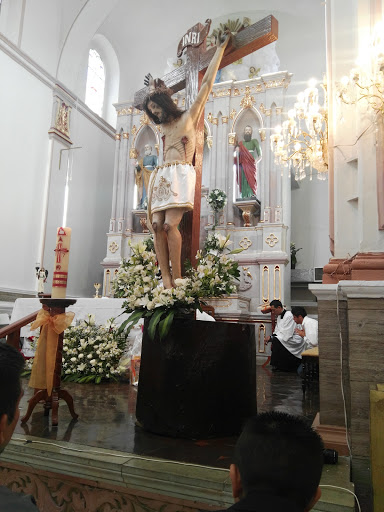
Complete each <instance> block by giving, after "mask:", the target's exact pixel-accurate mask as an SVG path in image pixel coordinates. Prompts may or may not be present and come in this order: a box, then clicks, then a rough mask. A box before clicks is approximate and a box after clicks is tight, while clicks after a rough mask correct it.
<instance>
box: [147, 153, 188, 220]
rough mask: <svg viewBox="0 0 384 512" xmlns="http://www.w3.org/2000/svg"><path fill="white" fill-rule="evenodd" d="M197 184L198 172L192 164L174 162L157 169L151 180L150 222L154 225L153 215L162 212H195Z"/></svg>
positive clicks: (149, 195) (149, 197) (149, 196)
mask: <svg viewBox="0 0 384 512" xmlns="http://www.w3.org/2000/svg"><path fill="white" fill-rule="evenodd" d="M195 183H196V172H195V169H194V168H193V165H192V164H187V163H179V162H174V163H169V164H164V165H160V166H159V167H156V169H155V170H154V171H153V172H152V174H151V177H150V180H149V194H148V219H149V222H150V223H151V224H152V215H153V214H154V213H155V212H160V211H162V210H169V209H170V208H184V209H185V210H193V203H194V199H195Z"/></svg>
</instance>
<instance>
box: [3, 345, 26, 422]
mask: <svg viewBox="0 0 384 512" xmlns="http://www.w3.org/2000/svg"><path fill="white" fill-rule="evenodd" d="M23 368H24V358H23V356H22V355H21V354H20V352H18V351H17V350H16V349H15V348H13V347H11V346H10V345H7V344H5V343H2V342H0V418H1V416H2V415H3V414H6V415H7V416H8V423H12V421H13V418H14V415H15V412H16V404H17V401H18V399H19V397H20V393H21V382H20V374H21V372H22V371H23Z"/></svg>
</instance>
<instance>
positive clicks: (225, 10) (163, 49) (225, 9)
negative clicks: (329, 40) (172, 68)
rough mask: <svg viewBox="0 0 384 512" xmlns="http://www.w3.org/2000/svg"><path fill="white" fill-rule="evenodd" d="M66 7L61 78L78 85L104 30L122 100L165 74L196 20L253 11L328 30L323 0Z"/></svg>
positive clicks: (117, 1)
mask: <svg viewBox="0 0 384 512" xmlns="http://www.w3.org/2000/svg"><path fill="white" fill-rule="evenodd" d="M67 1H68V0H67ZM75 5H76V8H75ZM62 9H63V11H64V14H63V17H62V20H63V21H64V20H65V25H66V30H67V34H66V35H64V34H63V40H62V47H61V49H60V54H59V59H58V66H57V76H58V78H59V79H60V80H62V81H63V82H64V83H66V84H67V85H68V86H69V87H70V88H71V89H76V81H77V78H78V77H77V75H78V73H76V72H74V71H75V70H76V69H78V68H79V66H81V65H82V63H83V62H84V56H85V55H86V52H87V50H88V47H89V46H88V45H89V42H90V41H91V39H92V37H93V36H94V35H95V34H97V33H100V34H102V35H104V36H105V37H106V38H107V39H108V40H109V41H110V43H111V45H112V46H113V48H114V49H115V51H116V54H117V57H118V60H119V63H120V77H121V80H120V95H119V100H120V101H123V100H129V99H131V98H132V96H133V92H134V91H135V90H136V89H138V88H140V87H141V86H142V79H143V77H144V75H145V74H146V73H147V72H148V71H151V73H152V74H153V75H154V76H155V75H158V76H159V75H162V74H163V72H164V69H165V67H166V61H167V58H169V57H171V56H172V55H175V54H176V47H177V43H178V41H179V39H180V37H181V36H182V35H183V34H184V33H185V31H186V30H187V29H188V28H190V27H191V26H193V25H194V24H195V23H196V22H198V21H200V22H202V23H204V21H205V20H206V18H208V17H210V18H211V19H212V20H214V21H215V20H218V19H220V21H225V20H226V19H228V17H231V18H234V17H237V16H239V17H241V16H246V15H248V16H249V15H250V14H251V18H252V21H257V19H261V18H262V17H264V16H266V15H268V14H274V15H275V16H276V17H277V18H278V19H279V17H283V18H285V20H287V23H286V24H285V26H283V27H282V26H281V23H280V27H279V28H280V33H281V31H282V30H287V28H289V27H288V26H287V25H289V24H290V21H289V20H290V19H291V20H292V24H293V25H294V23H293V19H294V17H299V18H300V17H301V18H305V19H306V20H313V22H314V23H316V24H320V25H321V28H320V31H322V32H324V23H323V19H322V17H323V11H324V2H323V1H322V0H310V1H308V0H292V1H290V2H287V1H286V0H258V2H254V1H253V0H252V1H250V0H237V2H236V4H234V3H233V1H232V0H210V1H209V2H207V1H206V0H194V1H193V2H183V3H181V2H175V0H163V1H162V2H154V1H146V2H138V1H132V0H108V2H106V1H105V0H81V1H80V2H78V1H77V2H75V3H74V2H73V0H69V1H68V8H66V7H62ZM255 9H257V10H255ZM279 21H280V20H279ZM292 29H293V30H294V27H292ZM322 43H323V41H321V42H320V44H322ZM323 71H325V70H324V69H323V70H322V72H323Z"/></svg>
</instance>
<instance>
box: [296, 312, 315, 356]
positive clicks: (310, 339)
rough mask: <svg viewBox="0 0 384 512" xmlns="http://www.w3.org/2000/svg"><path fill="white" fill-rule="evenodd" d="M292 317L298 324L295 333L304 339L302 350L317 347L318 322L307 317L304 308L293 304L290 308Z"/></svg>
mask: <svg viewBox="0 0 384 512" xmlns="http://www.w3.org/2000/svg"><path fill="white" fill-rule="evenodd" d="M292 315H293V319H294V321H295V322H296V324H298V327H296V329H295V333H296V334H298V335H299V336H300V337H301V338H302V340H303V341H304V344H305V345H304V350H308V349H310V348H314V347H317V345H318V344H319V339H318V332H319V323H318V321H317V320H315V319H314V318H309V316H307V312H306V310H305V308H303V307H301V306H294V307H293V308H292Z"/></svg>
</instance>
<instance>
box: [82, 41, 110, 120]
mask: <svg viewBox="0 0 384 512" xmlns="http://www.w3.org/2000/svg"><path fill="white" fill-rule="evenodd" d="M104 89H105V71H104V64H103V61H102V60H101V57H100V55H99V54H98V52H97V51H96V50H93V49H91V50H89V57H88V73H87V85H86V92H85V103H86V104H87V105H88V107H89V108H90V109H91V110H93V111H94V112H95V113H96V114H98V115H99V116H101V115H102V111H103V103H104Z"/></svg>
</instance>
